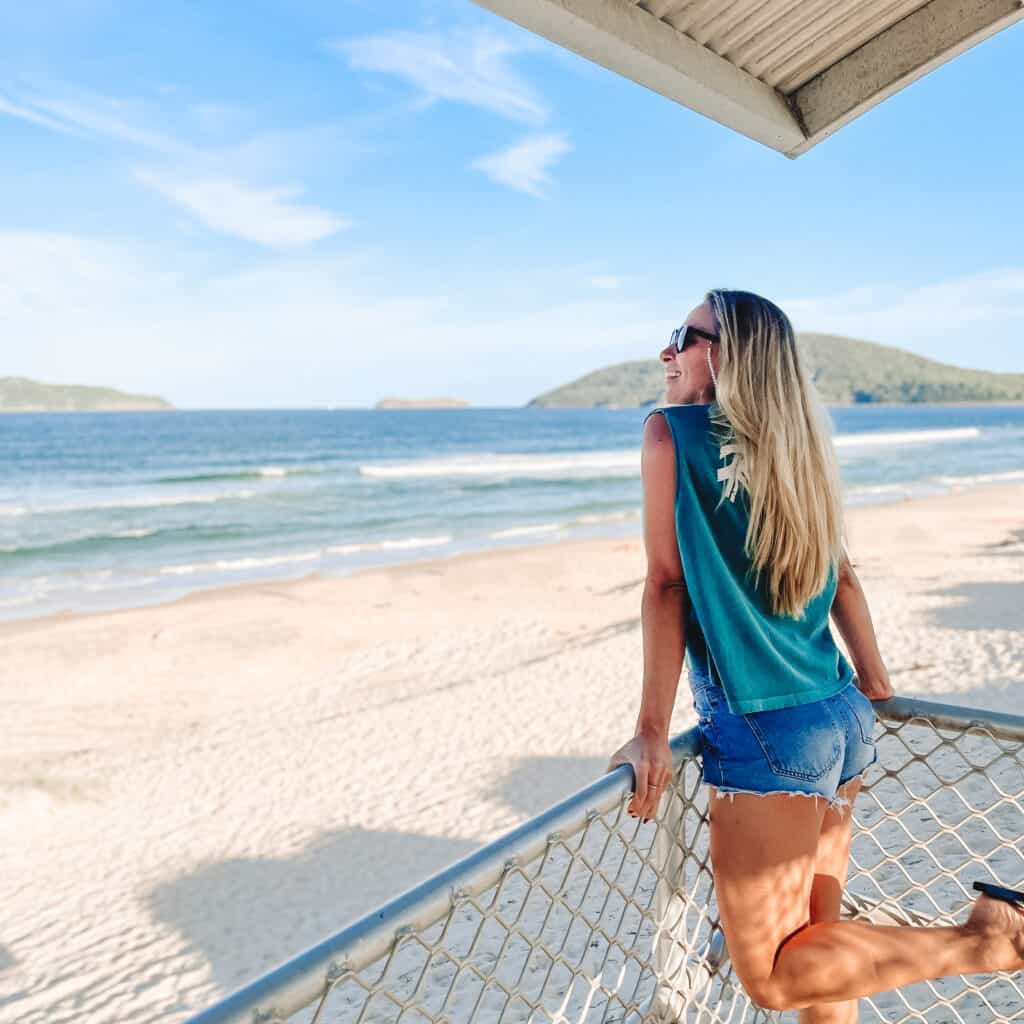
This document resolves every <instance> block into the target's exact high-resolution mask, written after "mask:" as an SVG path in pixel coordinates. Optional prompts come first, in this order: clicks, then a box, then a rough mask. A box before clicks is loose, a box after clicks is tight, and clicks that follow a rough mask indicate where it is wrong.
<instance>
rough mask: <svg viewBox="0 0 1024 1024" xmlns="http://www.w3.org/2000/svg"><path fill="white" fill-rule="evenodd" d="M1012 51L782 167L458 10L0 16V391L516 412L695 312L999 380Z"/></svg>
mask: <svg viewBox="0 0 1024 1024" xmlns="http://www.w3.org/2000/svg"><path fill="white" fill-rule="evenodd" d="M1022 93H1024V25H1021V24H1017V25H1015V26H1013V27H1012V28H1010V29H1008V30H1006V31H1004V32H1002V33H1000V34H998V35H997V36H995V37H993V38H990V39H988V40H986V41H985V42H983V43H981V44H980V45H978V46H976V47H974V48H973V49H972V50H970V51H968V52H967V53H965V54H963V55H961V56H960V57H958V58H956V59H955V60H953V61H951V62H949V63H948V64H946V65H944V66H942V67H940V68H938V69H937V70H935V71H933V72H932V73H931V74H929V75H927V76H925V78H923V79H921V80H919V81H918V82H915V83H914V84H912V85H910V86H909V87H908V88H906V89H904V90H902V91H901V92H900V93H898V94H896V95H895V96H893V97H891V98H890V99H889V100H887V101H886V102H884V103H882V104H881V105H879V106H878V107H875V108H873V109H872V110H870V111H868V112H867V113H866V114H864V115H862V116H861V117H860V118H858V119H857V120H855V121H854V122H852V123H851V124H849V125H847V126H846V127H845V128H843V129H842V130H841V131H839V132H838V133H837V134H836V135H834V136H832V137H831V138H829V139H826V140H825V141H824V142H822V143H820V144H819V145H818V146H816V147H815V148H813V149H812V150H811V151H810V152H809V153H807V154H805V155H803V156H801V157H799V158H798V159H796V160H790V159H787V158H786V157H784V156H782V155H781V154H779V153H777V152H775V151H774V150H771V149H768V148H767V147H765V146H763V145H761V144H759V143H756V142H753V141H751V140H749V139H747V138H745V137H743V136H740V135H738V134H737V133H735V132H733V131H731V130H729V129H727V128H725V127H723V126H722V125H719V124H717V123H715V122H713V121H711V120H709V119H707V118H705V117H702V116H701V115H699V114H696V113H694V112H692V111H690V110H688V109H686V108H684V107H681V106H679V105H678V104H675V103H672V102H670V101H669V100H667V99H665V98H663V97H661V96H659V95H657V94H655V93H653V92H650V91H649V90H647V89H645V88H643V87H642V86H639V85H637V84H635V83H633V82H630V81H627V80H626V79H623V78H621V77H619V76H617V75H614V74H612V73H611V72H609V71H607V70H605V69H603V68H601V67H599V66H597V65H594V64H592V63H590V62H588V61H586V60H585V59H583V58H581V57H578V56H576V55H574V54H571V53H568V52H567V51H564V50H562V49H560V48H558V47H556V46H554V45H553V44H551V43H548V42H546V41H545V40H542V39H540V38H539V37H537V36H534V35H532V34H530V33H529V32H526V31H525V30H523V29H520V28H518V27H516V26H514V25H512V24H510V23H508V22H506V21H504V20H502V19H501V18H498V17H497V16H495V15H492V14H490V13H489V12H487V11H484V10H483V9H481V8H479V7H477V6H476V5H475V4H474V3H472V2H470V0H401V2H399V3H395V4H381V3H379V2H378V0H324V2H312V0H277V2H271V0H247V2H246V3H244V4H243V3H241V2H227V0H225V2H223V3H217V4H201V3H196V2H188V3H185V2H177V3H175V2H167V3H162V4H138V3H128V2H118V0H47V2H46V3H39V4H3V5H2V6H0V376H26V377H31V378H34V379H37V380H43V381H47V382H51V383H62V384H93V385H103V386H110V387H117V388H121V389H123V390H127V391H132V392H139V393H145V394H158V395H161V396H162V397H164V398H166V399H168V400H169V401H171V402H173V403H174V404H175V405H176V406H178V407H179V408H220V409H227V408H313V407H318V408H323V407H340V408H344V407H367V406H372V405H373V404H374V403H375V402H376V401H378V400H379V399H380V398H383V397H396V396H397V397H405V398H429V397H452V398H461V399H465V400H467V401H469V402H471V403H472V404H474V405H480V406H516V405H521V404H524V403H525V402H527V401H529V400H530V399H531V398H533V397H534V396H535V395H537V394H539V393H541V392H543V391H546V390H548V389H550V388H553V387H557V386H559V385H561V384H564V383H567V382H568V381H570V380H573V379H575V378H576V377H579V376H581V375H582V374H584V373H587V372H590V371H592V370H595V369H598V368H600V367H602V366H607V365H609V364H611V363H616V362H620V361H623V360H627V359H644V358H655V357H656V356H657V353H658V351H659V350H660V348H661V346H662V345H663V344H664V343H665V340H666V338H667V336H668V334H669V332H670V331H671V330H672V328H673V327H675V326H677V325H678V324H679V323H681V322H682V321H683V319H684V318H685V316H686V314H687V312H688V311H689V310H690V309H691V308H692V307H693V306H695V305H697V304H698V303H699V302H700V301H701V298H702V296H703V294H704V292H705V291H706V290H707V289H709V288H712V287H730V288H742V289H747V290H751V291H756V292H759V293H761V294H763V295H766V296H768V297H769V298H771V299H773V300H774V301H775V302H777V303H779V305H781V306H782V308H783V309H785V310H786V311H787V313H788V314H789V315H790V317H791V319H792V320H793V323H794V325H795V327H796V328H797V330H798V331H801V330H804V331H826V332H831V333H838V334H845V335H848V336H851V337H857V338H863V339H866V340H869V341H877V342H881V343H883V344H886V345H893V346H896V347H899V348H902V349H906V350H908V351H911V352H915V353H919V354H921V355H924V356H927V357H929V358H932V359H936V360H939V361H941V362H945V363H950V364H953V365H956V366H965V367H975V368H980V369H988V370H998V371H1013V372H1024V252H1022V249H1021V245H1020V241H1021V238H1022V237H1024V204H1022V203H1021V182H1022V180H1024V106H1022V105H1021V102H1020V96H1021V95H1022Z"/></svg>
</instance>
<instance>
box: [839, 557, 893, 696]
mask: <svg viewBox="0 0 1024 1024" xmlns="http://www.w3.org/2000/svg"><path fill="white" fill-rule="evenodd" d="M831 613H832V618H833V619H835V623H836V626H837V627H838V628H839V633H840V635H841V636H842V638H843V640H844V641H845V642H846V646H847V648H848V649H849V652H850V659H851V660H852V662H853V668H854V671H855V672H856V673H857V680H856V682H857V688H858V689H859V690H860V691H861V692H862V693H863V694H864V695H865V696H866V697H870V698H871V699H872V700H885V698H887V697H891V696H892V693H893V690H892V685H891V684H890V683H889V671H888V669H886V667H885V664H884V662H883V661H882V655H881V653H880V652H879V650H878V640H877V639H876V638H875V627H874V625H873V624H872V622H871V613H870V612H869V611H868V602H867V599H866V598H865V597H864V590H863V588H862V587H861V585H860V580H859V579H857V574H856V573H855V572H854V571H853V566H852V565H850V561H849V559H848V558H846V557H845V556H844V558H843V561H842V562H841V563H840V566H839V582H838V583H837V584H836V594H835V598H834V599H833V601H832V609H831Z"/></svg>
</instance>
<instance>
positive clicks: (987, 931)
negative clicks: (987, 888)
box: [964, 895, 1024, 971]
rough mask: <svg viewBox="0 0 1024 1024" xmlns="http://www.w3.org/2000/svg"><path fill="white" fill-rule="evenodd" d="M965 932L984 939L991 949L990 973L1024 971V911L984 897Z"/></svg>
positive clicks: (1018, 907)
mask: <svg viewBox="0 0 1024 1024" xmlns="http://www.w3.org/2000/svg"><path fill="white" fill-rule="evenodd" d="M964 928H965V929H967V930H968V931H970V932H974V933H975V934H976V935H978V936H980V937H981V938H982V939H983V940H984V941H985V943H986V946H987V947H988V948H989V949H990V952H991V964H992V966H991V967H989V970H991V971H1019V970H1022V969H1024V907H1021V906H1018V905H1017V904H1014V903H1007V902H1006V900H997V899H994V898H993V897H991V896H985V895H981V896H979V897H978V898H977V899H976V900H975V901H974V906H973V907H972V908H971V914H970V917H968V918H967V921H966V922H965V924H964ZM986 959H988V958H987V957H986Z"/></svg>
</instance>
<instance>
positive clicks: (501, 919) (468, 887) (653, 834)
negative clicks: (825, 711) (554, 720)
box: [190, 697, 1024, 1024]
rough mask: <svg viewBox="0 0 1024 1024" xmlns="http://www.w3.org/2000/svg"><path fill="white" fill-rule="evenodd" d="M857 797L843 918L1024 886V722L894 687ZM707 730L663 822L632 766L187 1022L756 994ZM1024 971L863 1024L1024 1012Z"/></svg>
mask: <svg viewBox="0 0 1024 1024" xmlns="http://www.w3.org/2000/svg"><path fill="white" fill-rule="evenodd" d="M875 709H876V712H877V713H878V723H877V734H876V738H877V741H878V750H879V758H878V761H877V762H876V763H875V764H874V765H873V766H872V767H871V768H870V769H869V770H868V772H867V774H866V775H865V778H864V786H863V788H862V790H861V793H860V794H859V795H858V797H857V800H856V801H855V804H854V811H853V813H854V838H853V843H852V849H851V856H850V873H849V877H848V880H847V885H846V890H845V895H844V897H843V916H844V917H851V918H852V917H857V918H860V919H867V920H873V921H877V922H879V923H888V924H893V923H902V924H953V923H957V922H959V921H962V920H963V915H964V912H965V909H966V906H967V904H969V903H970V902H972V900H973V899H974V897H975V895H976V894H975V893H973V892H972V891H971V882H972V881H973V880H974V879H976V878H980V879H988V880H992V881H998V882H1000V883H1002V884H1003V885H1008V886H1012V887H1021V885H1022V884H1024V848H1022V845H1021V844H1022V841H1024V808H1022V799H1024V717H1021V716H1017V715H1006V714H997V713H994V712H987V711H981V710H977V709H973V708H962V707H954V706H950V705H944V704H935V703H931V702H926V701H919V700H912V699H908V698H904V697H894V698H892V699H890V700H888V701H884V702H881V703H876V704H875ZM697 742H698V737H697V732H696V730H695V729H690V730H688V731H687V732H684V733H682V734H680V735H679V736H677V737H675V738H674V739H673V741H672V743H671V747H672V752H673V757H674V762H675V769H676V770H675V776H674V779H673V783H672V785H671V786H670V788H669V789H668V790H667V791H666V793H665V794H664V795H663V797H662V800H661V804H660V806H659V814H658V817H657V818H656V819H655V820H653V821H652V822H650V823H649V824H647V825H643V824H641V823H640V822H639V821H638V820H637V819H634V818H631V817H630V816H629V815H628V814H627V810H626V809H627V806H628V804H629V800H630V795H631V792H632V789H631V787H632V771H631V769H630V768H629V767H628V766H621V767H619V768H617V769H616V770H615V771H614V772H611V773H609V774H607V775H604V776H602V777H601V778H599V779H597V780H596V781H595V782H593V783H592V784H590V785H589V786H587V787H586V788H584V789H582V790H580V791H579V792H578V793H576V794H574V795H573V796H570V797H568V798H567V799H565V800H563V801H561V802H560V803H558V804H556V805H554V806H553V807H551V808H549V809H548V810H547V811H545V812H544V813H542V814H539V815H537V816H536V817H534V818H532V819H531V820H529V821H527V822H525V823H524V824H523V825H521V826H520V827H519V828H517V829H515V830H513V831H512V832H510V833H508V834H506V835H505V836H503V837H501V838H499V839H497V840H495V841H494V842H492V843H490V844H488V845H487V846H485V847H483V848H481V849H480V850H478V851H476V852H475V853H473V854H471V855H470V856H468V857H465V858H464V859H462V860H460V861H458V862H457V863H455V864H453V865H452V866H451V867H449V868H447V869H446V870H444V871H441V872H440V873H438V874H436V875H434V876H432V877H431V878H429V879H427V880H426V881H424V882H423V883H421V884H420V885H417V886H416V887H415V888H412V889H410V890H408V891H407V892H405V893H403V894H402V895H400V896H398V897H397V898H395V899H393V900H391V901H390V902H389V903H386V904H385V905H383V906H382V907H380V908H379V909H377V910H375V911H373V912H372V913H369V914H366V915H364V916H363V917H361V918H360V919H359V920H357V921H355V922H354V923H352V924H351V925H349V926H348V927H347V928H345V929H343V930H342V931H340V932H338V933H337V934H336V935H334V936H332V937H330V938H328V939H325V940H324V941H323V942H321V943H320V944H318V945H316V946H314V947H312V948H311V949H309V950H307V951H306V952H305V953H303V954H301V955H300V956H298V957H296V958H295V959H293V960H290V961H288V962H287V963H285V964H283V965H282V966H280V967H278V968H277V969H276V970H274V971H272V972H270V973H269V974H267V975H265V976H263V977H262V978H259V979H258V980H256V981H254V982H253V983H251V984H249V985H247V986H245V987H244V988H242V989H240V990H239V991H237V992H235V993H234V994H233V995H231V996H229V997H228V998H226V999H225V1000H223V1001H222V1002H220V1003H218V1004H217V1005H215V1006H213V1007H212V1008H210V1009H208V1010H206V1011H205V1012H203V1013H200V1014H199V1015H198V1016H195V1017H193V1018H192V1020H191V1022H190V1024H229V1022H230V1024H270V1022H285V1021H288V1022H302V1024H313V1022H315V1024H385V1022H386V1024H428V1022H429V1024H462V1022H464V1021H481V1022H485V1024H519V1022H528V1024H541V1022H552V1024H598V1022H600V1024H656V1022H657V1024H665V1022H674V1021H687V1022H697V1024H726V1022H728V1024H733V1022H748V1021H750V1022H755V1024H756V1022H774V1021H788V1020H793V1019H795V1015H793V1014H781V1013H778V1012H769V1011H765V1010H763V1009H760V1008H759V1007H757V1006H756V1005H755V1004H753V1003H752V1002H751V1001H750V1000H749V999H748V997H747V995H746V993H745V992H744V990H743V988H742V986H741V985H740V984H739V981H738V979H737V978H736V976H735V973H734V972H733V970H732V966H731V964H730V962H729V959H728V951H727V949H726V945H725V941H724V937H723V934H722V931H721V927H720V924H719V920H718V916H717V910H716V905H715V897H714V887H713V883H712V874H711V866H710V861H709V854H708V827H707V822H708V814H707V788H706V787H705V786H704V785H703V784H702V783H701V781H700V775H699V768H698V765H697V763H696V761H695V754H696V753H697ZM1022 1015H1024V978H1022V977H1021V976H1020V975H1019V974H1017V975H1014V974H1009V973H1006V974H990V975H986V974H974V975H970V976H962V977H954V978H944V979H940V980H938V981H931V982H923V983H920V984H917V985H911V986H908V987H906V988H903V989H899V990H894V991H891V992H885V993H880V994H878V995H876V996H873V997H870V998H865V999H863V1000H862V1001H861V1016H860V1020H861V1022H863V1021H886V1022H893V1024H901V1022H904V1021H926V1022H932V1024H961V1022H962V1024H967V1022H977V1024H981V1022H984V1024H993V1022H1002V1021H1013V1020H1020V1019H1022Z"/></svg>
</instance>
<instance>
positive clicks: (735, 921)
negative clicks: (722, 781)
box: [708, 786, 827, 1005]
mask: <svg viewBox="0 0 1024 1024" xmlns="http://www.w3.org/2000/svg"><path fill="white" fill-rule="evenodd" d="M709 790H710V792H709V801H708V803H709V808H710V843H711V866H712V871H713V874H714V880H715V898H716V901H717V903H718V911H719V915H720V917H721V921H722V929H723V931H724V932H725V939H726V945H727V946H728V949H729V958H730V960H731V961H732V963H733V966H734V968H735V970H736V973H737V975H738V976H739V979H740V981H741V982H742V983H743V986H744V988H745V989H746V990H747V992H748V993H749V994H750V996H751V998H753V999H754V1001H755V1002H759V1003H761V1005H766V1004H767V1003H768V1001H769V1000H770V993H771V973H772V969H773V967H774V965H775V954H776V952H777V950H778V948H779V946H780V945H781V944H782V943H783V941H784V940H785V939H787V938H788V937H789V936H790V935H792V934H794V933H795V932H797V931H799V930H800V929H801V928H803V927H804V926H805V925H807V924H809V923H810V903H811V890H812V886H813V883H814V876H815V865H816V861H817V852H818V839H819V836H820V835H821V826H822V820H823V818H824V816H825V813H826V810H827V807H826V805H825V802H824V801H820V800H814V799H810V798H808V797H805V796H801V795H790V794H788V793H787V794H776V795H768V796H757V795H753V794H749V793H736V794H734V795H733V798H732V799H730V800H721V799H716V796H717V795H718V794H717V793H716V791H715V788H714V787H713V786H711V787H709Z"/></svg>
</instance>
